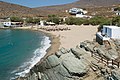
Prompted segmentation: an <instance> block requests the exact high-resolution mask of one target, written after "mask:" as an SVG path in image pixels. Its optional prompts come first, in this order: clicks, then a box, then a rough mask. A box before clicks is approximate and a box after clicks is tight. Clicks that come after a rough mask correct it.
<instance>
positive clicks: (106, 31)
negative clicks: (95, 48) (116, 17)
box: [96, 25, 120, 44]
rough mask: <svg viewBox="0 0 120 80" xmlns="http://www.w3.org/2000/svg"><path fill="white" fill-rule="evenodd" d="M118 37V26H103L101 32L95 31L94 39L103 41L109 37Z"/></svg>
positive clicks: (119, 33)
mask: <svg viewBox="0 0 120 80" xmlns="http://www.w3.org/2000/svg"><path fill="white" fill-rule="evenodd" d="M111 38H112V39H120V27H118V26H106V25H104V26H103V29H102V31H101V32H97V33H96V41H97V42H99V43H101V44H102V43H103V41H105V40H109V39H111Z"/></svg>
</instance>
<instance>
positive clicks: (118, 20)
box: [112, 16, 120, 27]
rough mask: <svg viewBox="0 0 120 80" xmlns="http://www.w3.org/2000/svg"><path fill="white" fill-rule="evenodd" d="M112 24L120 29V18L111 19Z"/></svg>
mask: <svg viewBox="0 0 120 80" xmlns="http://www.w3.org/2000/svg"><path fill="white" fill-rule="evenodd" d="M112 24H113V25H116V26H119V27H120V16H117V17H114V18H113V19H112Z"/></svg>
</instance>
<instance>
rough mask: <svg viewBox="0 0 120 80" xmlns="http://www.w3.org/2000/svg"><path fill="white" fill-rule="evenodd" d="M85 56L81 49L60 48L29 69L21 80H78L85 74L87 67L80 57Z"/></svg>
mask: <svg viewBox="0 0 120 80" xmlns="http://www.w3.org/2000/svg"><path fill="white" fill-rule="evenodd" d="M84 54H86V52H85V51H83V50H82V49H81V48H76V49H71V50H66V49H65V48H61V49H60V50H59V51H58V52H56V53H55V54H54V55H51V56H48V57H47V58H46V59H45V60H44V61H42V63H41V64H39V65H37V66H35V67H34V68H33V69H31V73H30V74H29V75H28V77H27V78H25V79H23V80H79V79H80V77H83V76H85V75H86V74H87V72H88V70H89V65H88V64H87V63H86V62H85V60H84V59H83V58H80V56H82V55H84Z"/></svg>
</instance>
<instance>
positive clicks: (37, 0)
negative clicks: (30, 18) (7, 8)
mask: <svg viewBox="0 0 120 80" xmlns="http://www.w3.org/2000/svg"><path fill="white" fill-rule="evenodd" d="M0 1H5V2H10V3H14V4H19V5H23V6H27V7H40V6H49V5H59V4H66V3H71V2H74V1H77V0H0Z"/></svg>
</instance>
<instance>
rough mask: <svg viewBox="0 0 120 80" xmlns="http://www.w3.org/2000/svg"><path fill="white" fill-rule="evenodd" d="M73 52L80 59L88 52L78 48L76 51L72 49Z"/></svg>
mask: <svg viewBox="0 0 120 80" xmlns="http://www.w3.org/2000/svg"><path fill="white" fill-rule="evenodd" d="M71 52H72V53H73V54H74V55H75V56H76V57H77V58H79V59H80V57H81V56H82V55H84V54H86V52H85V51H84V50H83V49H82V48H78V47H76V48H75V49H74V48H71Z"/></svg>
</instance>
